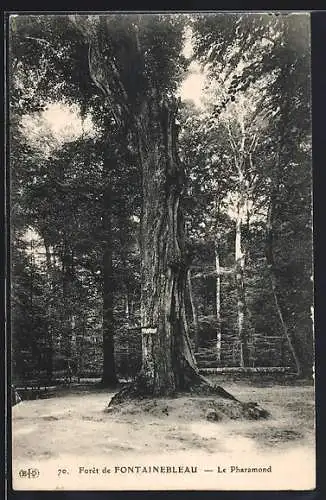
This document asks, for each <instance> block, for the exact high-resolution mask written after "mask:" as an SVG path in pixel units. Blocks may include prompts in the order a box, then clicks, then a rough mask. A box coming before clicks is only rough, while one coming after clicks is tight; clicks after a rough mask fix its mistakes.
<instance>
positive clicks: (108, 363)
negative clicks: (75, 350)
mask: <svg viewBox="0 0 326 500" xmlns="http://www.w3.org/2000/svg"><path fill="white" fill-rule="evenodd" d="M104 171H105V172H104V175H105V179H104V192H103V236H104V242H103V245H104V247H103V254H102V272H103V275H102V279H103V325H102V332H103V371H102V384H103V385H105V386H106V387H111V386H115V385H116V384H117V381H118V380H117V375H116V370H115V359H114V316H113V292H114V287H113V266H112V207H111V204H112V191H111V186H110V179H108V178H107V177H108V175H107V172H106V168H104Z"/></svg>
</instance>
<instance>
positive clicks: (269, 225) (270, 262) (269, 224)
mask: <svg viewBox="0 0 326 500" xmlns="http://www.w3.org/2000/svg"><path fill="white" fill-rule="evenodd" d="M274 198H275V193H272V195H271V200H270V206H269V209H268V214H267V221H266V250H265V253H266V261H267V266H268V270H269V277H270V283H271V289H272V294H273V300H274V304H275V308H276V312H277V315H278V318H279V320H280V324H281V328H282V332H283V335H284V338H285V339H286V341H287V344H288V346H289V350H290V352H291V355H292V357H293V361H294V364H295V367H296V372H297V375H300V374H301V365H300V361H299V358H298V356H297V354H296V351H295V349H294V346H293V343H292V339H291V335H290V333H289V331H288V328H287V324H286V322H285V320H284V316H283V311H282V307H281V304H280V301H279V298H278V293H277V282H276V276H275V261H274V251H273V212H274V203H275V200H274Z"/></svg>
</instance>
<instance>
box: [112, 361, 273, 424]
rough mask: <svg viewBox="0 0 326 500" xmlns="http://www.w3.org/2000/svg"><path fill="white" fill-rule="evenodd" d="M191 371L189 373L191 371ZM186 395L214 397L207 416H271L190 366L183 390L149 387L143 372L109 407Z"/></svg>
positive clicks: (210, 417)
mask: <svg viewBox="0 0 326 500" xmlns="http://www.w3.org/2000/svg"><path fill="white" fill-rule="evenodd" d="M188 375H189V374H188ZM183 396H186V397H187V396H188V397H189V396H199V397H201V396H207V400H210V401H211V400H212V398H214V399H213V401H214V405H213V409H212V407H211V406H210V408H211V411H210V412H209V414H208V415H207V420H215V421H218V420H221V419H223V417H224V416H226V417H228V418H246V419H250V420H258V419H266V418H268V416H269V413H268V411H266V410H265V409H263V408H261V407H260V406H259V405H258V403H255V402H248V403H243V402H241V401H239V400H238V399H237V398H235V397H234V396H233V395H232V394H230V393H229V392H227V391H226V390H225V389H223V387H221V386H218V385H213V384H211V383H210V382H209V380H207V379H206V378H205V377H203V376H202V375H200V374H199V373H198V372H196V371H194V370H191V377H187V384H186V385H185V387H184V388H183V389H182V390H178V391H175V392H174V393H173V394H164V395H159V394H155V393H153V392H151V391H150V389H149V387H148V386H147V385H146V384H145V383H144V378H143V377H142V375H141V373H140V374H139V375H138V377H137V378H136V379H135V380H134V381H133V382H131V383H129V384H127V385H125V386H124V387H123V388H122V389H121V390H120V391H119V392H118V393H117V394H116V395H115V396H113V398H112V399H111V401H110V403H109V405H108V410H109V411H112V410H113V409H114V408H117V409H118V407H119V406H123V405H124V403H126V404H128V403H129V402H131V401H137V400H138V401H141V400H145V399H147V400H149V399H157V400H158V399H162V398H164V397H165V398H166V397H173V398H176V397H183Z"/></svg>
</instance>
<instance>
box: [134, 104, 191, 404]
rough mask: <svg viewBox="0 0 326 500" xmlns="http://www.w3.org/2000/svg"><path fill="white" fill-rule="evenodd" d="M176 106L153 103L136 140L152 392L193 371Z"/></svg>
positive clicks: (169, 390) (168, 390)
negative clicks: (144, 132)
mask: <svg viewBox="0 0 326 500" xmlns="http://www.w3.org/2000/svg"><path fill="white" fill-rule="evenodd" d="M176 111H177V108H176V105H175V103H172V102H169V103H167V102H160V103H159V104H158V103H153V106H152V109H148V110H147V113H148V114H147V117H146V118H147V120H148V125H151V128H150V127H148V134H147V138H146V141H145V142H144V141H143V138H142V140H141V141H140V144H139V152H140V156H141V166H142V174H143V213H142V230H141V244H142V248H141V253H142V269H141V275H142V280H141V281H142V287H141V332H142V353H143V359H142V370H141V376H142V382H143V384H144V386H145V387H146V390H147V391H149V392H150V393H152V394H153V395H168V394H173V393H175V392H176V391H178V390H185V389H187V388H189V385H190V379H191V377H192V376H194V375H195V374H198V371H197V368H196V364H195V359H194V356H193V353H192V351H191V347H190V343H189V338H188V335H187V331H186V328H185V321H184V318H185V315H184V311H185V289H186V280H187V270H188V263H187V259H186V256H185V248H184V224H183V215H182V208H181V206H180V196H181V193H182V190H183V183H184V172H183V166H182V165H181V163H180V161H179V159H178V156H177V149H176V126H175V113H176ZM198 376H199V375H198Z"/></svg>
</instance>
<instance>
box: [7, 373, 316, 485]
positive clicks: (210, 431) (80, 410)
mask: <svg viewBox="0 0 326 500" xmlns="http://www.w3.org/2000/svg"><path fill="white" fill-rule="evenodd" d="M223 387H224V388H225V389H226V390H228V391H229V392H231V393H232V394H234V395H235V396H236V397H237V398H238V399H240V400H242V401H244V402H246V401H256V402H258V403H259V404H260V405H261V406H262V407H264V408H265V409H267V410H268V411H269V412H270V415H271V416H270V417H269V418H268V419H267V420H260V421H248V420H247V421H245V420H239V419H235V420H229V419H226V420H223V421H221V422H209V421H207V420H206V418H205V415H207V408H209V405H210V403H213V401H211V402H210V401H209V400H207V398H206V400H204V399H203V398H198V397H187V398H184V397H182V398H177V399H164V400H159V401H154V402H153V401H148V402H146V403H143V404H142V407H141V408H140V405H139V404H138V405H137V404H135V403H130V404H129V405H128V407H127V408H124V409H123V410H122V411H117V412H116V411H113V412H110V413H107V412H106V411H105V409H106V407H107V404H108V402H109V400H110V396H112V394H108V392H107V390H102V389H97V390H94V389H93V390H89V391H76V390H75V391H74V393H69V392H68V393H65V394H62V395H59V396H57V397H54V398H50V399H42V400H41V399H39V400H34V401H23V402H22V403H20V404H18V405H16V406H15V407H13V411H12V436H13V448H12V451H13V464H14V468H15V470H18V469H19V468H21V467H23V466H24V467H27V466H28V464H43V465H44V466H46V464H48V465H49V464H51V463H53V464H54V463H55V464H67V463H68V465H69V464H71V463H72V462H74V463H76V464H77V462H78V463H79V464H80V463H86V464H89V465H90V466H93V464H106V463H107V462H108V461H110V463H112V460H114V461H115V462H117V461H118V462H119V463H120V462H121V463H130V461H132V462H133V463H135V461H138V462H139V461H140V460H143V459H144V457H146V459H148V460H150V462H151V463H153V462H155V461H156V462H157V460H158V459H160V460H162V459H165V460H167V459H170V461H171V459H172V461H173V462H175V461H176V460H183V463H184V462H185V460H187V461H188V462H189V460H190V459H191V460H192V462H194V461H195V462H196V463H198V462H200V463H204V462H205V463H212V461H213V462H214V464H216V463H217V462H218V463H226V464H230V463H234V462H236V463H240V462H241V461H242V462H243V461H244V462H245V461H246V459H248V457H250V461H251V463H253V462H254V463H256V462H257V460H259V461H260V463H261V462H262V461H265V462H264V463H272V461H273V460H274V461H275V463H276V464H278V466H280V471H281V470H283V469H282V467H283V466H284V467H285V468H286V467H288V465H289V463H290V462H291V460H292V462H293V460H294V461H298V460H299V462H298V467H302V466H301V465H300V464H301V463H302V464H306V465H307V464H310V465H311V472H312V470H313V463H314V453H315V452H314V441H315V436H314V391H313V387H312V386H308V385H302V386H294V385H292V386H286V385H271V384H269V385H268V384H267V386H265V387H261V386H260V387H259V386H257V385H245V384H243V383H242V384H239V383H232V382H228V383H224V384H223ZM76 460H77V462H76ZM203 460H204V462H203ZM242 462H241V463H242ZM282 463H283V466H282ZM19 470H20V469H19ZM283 472H284V474H285V471H283ZM283 472H282V474H283ZM81 475H83V474H81ZM285 479H286V474H285ZM285 479H284V480H285ZM266 484H267V483H266Z"/></svg>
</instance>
